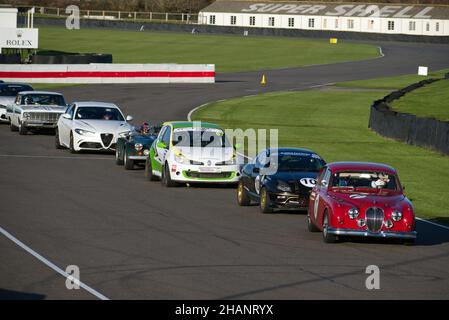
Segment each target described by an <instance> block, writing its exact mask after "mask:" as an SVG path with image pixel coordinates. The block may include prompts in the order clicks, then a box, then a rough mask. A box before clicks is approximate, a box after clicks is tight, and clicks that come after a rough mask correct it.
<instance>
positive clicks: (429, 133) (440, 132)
mask: <svg viewBox="0 0 449 320" xmlns="http://www.w3.org/2000/svg"><path fill="white" fill-rule="evenodd" d="M436 81H449V73H448V74H446V76H445V79H430V80H424V81H421V82H418V83H415V84H412V85H410V86H408V87H406V88H404V89H401V90H398V91H395V92H392V93H391V94H389V95H388V96H386V97H385V98H383V99H380V100H377V101H375V102H374V103H373V105H372V106H371V113H370V119H369V128H371V129H372V130H374V131H375V132H377V133H378V134H380V135H382V136H385V137H389V138H393V139H395V140H399V141H402V142H406V143H408V144H411V145H416V146H420V147H425V148H429V149H433V150H436V151H439V152H441V153H444V154H446V155H449V122H448V121H440V120H436V119H432V118H421V117H417V116H415V115H413V114H407V113H400V112H396V111H393V110H392V109H391V108H390V103H391V102H393V101H394V100H397V99H399V98H401V97H403V96H404V95H406V94H407V93H409V92H411V91H413V90H416V89H418V88H421V87H423V86H425V85H428V84H430V83H434V82H436Z"/></svg>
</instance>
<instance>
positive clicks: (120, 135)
mask: <svg viewBox="0 0 449 320" xmlns="http://www.w3.org/2000/svg"><path fill="white" fill-rule="evenodd" d="M131 132H132V131H123V132H119V134H118V136H119V137H120V138H126V136H128V135H129V134H130V133H131Z"/></svg>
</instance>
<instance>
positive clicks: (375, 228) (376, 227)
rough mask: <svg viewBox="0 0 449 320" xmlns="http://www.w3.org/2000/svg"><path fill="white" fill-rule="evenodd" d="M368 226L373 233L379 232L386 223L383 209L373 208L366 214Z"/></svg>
mask: <svg viewBox="0 0 449 320" xmlns="http://www.w3.org/2000/svg"><path fill="white" fill-rule="evenodd" d="M365 219H366V226H367V228H368V230H369V231H371V232H379V231H380V230H381V229H382V224H383V222H384V211H383V210H382V209H381V208H376V207H371V208H368V209H367V210H366V212H365Z"/></svg>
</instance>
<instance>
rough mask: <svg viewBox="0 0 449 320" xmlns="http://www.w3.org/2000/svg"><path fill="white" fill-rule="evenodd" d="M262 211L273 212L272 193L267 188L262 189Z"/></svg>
mask: <svg viewBox="0 0 449 320" xmlns="http://www.w3.org/2000/svg"><path fill="white" fill-rule="evenodd" d="M260 212H262V213H273V208H272V207H271V200H270V195H269V194H268V191H267V189H266V188H262V190H260Z"/></svg>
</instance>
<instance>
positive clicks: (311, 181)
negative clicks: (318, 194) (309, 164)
mask: <svg viewBox="0 0 449 320" xmlns="http://www.w3.org/2000/svg"><path fill="white" fill-rule="evenodd" d="M299 182H301V184H302V185H303V186H305V187H308V188H313V187H315V185H316V180H315V179H313V178H302V179H301V180H299Z"/></svg>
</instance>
